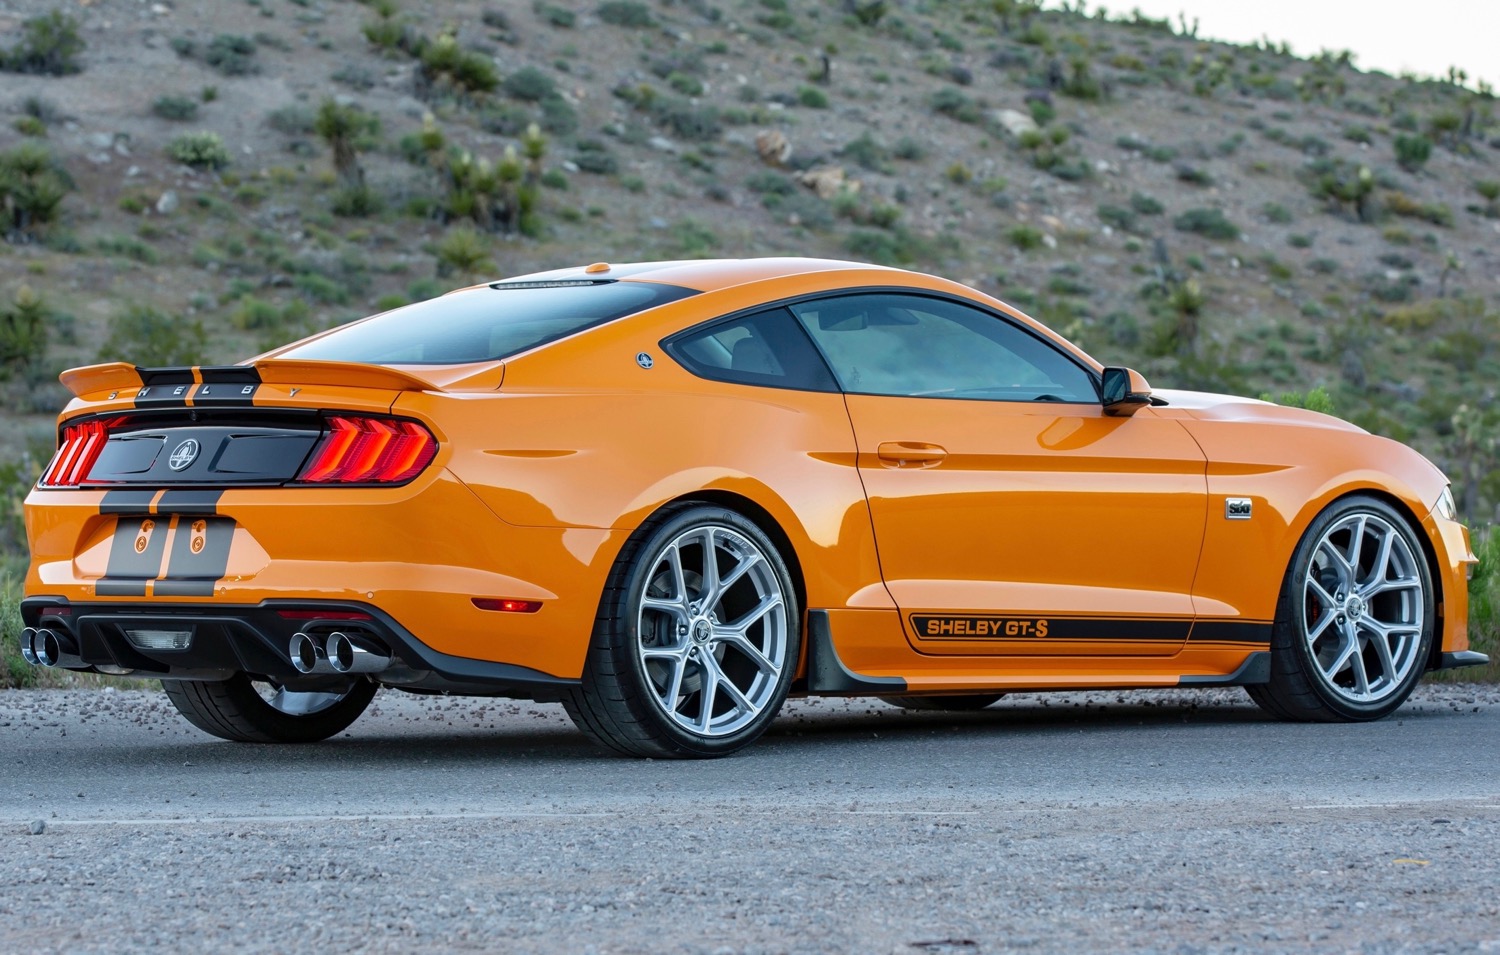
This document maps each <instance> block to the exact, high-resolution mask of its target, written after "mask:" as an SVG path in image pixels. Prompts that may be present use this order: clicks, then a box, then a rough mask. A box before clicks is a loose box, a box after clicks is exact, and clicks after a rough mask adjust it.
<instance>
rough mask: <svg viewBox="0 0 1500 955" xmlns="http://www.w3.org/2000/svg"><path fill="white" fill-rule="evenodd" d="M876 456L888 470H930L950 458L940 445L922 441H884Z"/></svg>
mask: <svg viewBox="0 0 1500 955" xmlns="http://www.w3.org/2000/svg"><path fill="white" fill-rule="evenodd" d="M875 454H876V457H878V458H880V463H881V464H884V465H885V466H886V467H888V468H909V467H919V468H930V467H934V466H936V465H937V464H938V463H939V462H941V461H942V460H943V458H946V457H947V456H948V452H947V451H945V450H944V449H943V448H941V447H939V446H938V445H936V444H927V443H925V442H922V441H882V442H880V447H879V448H877V449H876V452H875Z"/></svg>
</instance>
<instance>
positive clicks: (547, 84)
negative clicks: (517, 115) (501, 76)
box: [500, 66, 557, 103]
mask: <svg viewBox="0 0 1500 955" xmlns="http://www.w3.org/2000/svg"><path fill="white" fill-rule="evenodd" d="M500 88H501V91H502V92H504V93H505V95H506V96H509V97H510V98H511V99H519V100H525V101H526V102H528V103H540V102H541V101H542V100H544V99H546V98H547V97H549V96H555V95H556V94H557V84H556V83H554V82H552V77H550V76H548V75H547V74H546V73H543V72H542V71H541V70H539V69H537V68H536V67H534V66H528V67H525V68H523V69H520V70H517V71H516V72H514V73H512V74H511V75H509V76H507V77H506V78H505V82H504V83H502V84H501V87H500Z"/></svg>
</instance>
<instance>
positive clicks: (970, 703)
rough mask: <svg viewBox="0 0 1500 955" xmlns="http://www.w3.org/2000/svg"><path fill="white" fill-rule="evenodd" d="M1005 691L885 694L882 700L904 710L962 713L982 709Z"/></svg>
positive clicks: (996, 699) (995, 700)
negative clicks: (957, 694) (954, 693)
mask: <svg viewBox="0 0 1500 955" xmlns="http://www.w3.org/2000/svg"><path fill="white" fill-rule="evenodd" d="M1004 695H1005V694H1004V693H970V694H965V695H963V696H885V697H881V699H882V700H884V701H885V702H887V703H889V704H890V705H892V706H899V707H900V708H901V709H903V710H938V711H941V712H944V713H962V712H967V711H969V710H982V709H984V708H985V707H986V706H989V705H990V704H991V703H995V702H997V701H998V700H999V699H1000V698H1001V697H1002V696H1004Z"/></svg>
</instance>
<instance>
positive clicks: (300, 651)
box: [286, 632, 333, 674]
mask: <svg viewBox="0 0 1500 955" xmlns="http://www.w3.org/2000/svg"><path fill="white" fill-rule="evenodd" d="M286 654H287V656H289V657H291V660H292V666H294V667H296V668H297V672H298V673H308V674H312V673H332V672H333V668H332V667H330V666H329V665H328V654H327V652H326V651H325V650H324V649H323V647H322V646H320V645H319V644H318V641H317V640H315V639H313V638H312V637H311V636H309V635H308V634H305V633H300V632H299V633H294V634H292V640H291V642H290V643H289V644H287V650H286Z"/></svg>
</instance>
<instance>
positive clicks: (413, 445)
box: [297, 415, 437, 484]
mask: <svg viewBox="0 0 1500 955" xmlns="http://www.w3.org/2000/svg"><path fill="white" fill-rule="evenodd" d="M436 455H437V439H436V438H434V437H433V436H432V433H431V432H429V431H428V430H427V429H426V428H424V427H422V426H421V425H420V424H417V423H416V422H415V421H402V420H399V419H396V418H367V417H364V416H360V415H335V416H333V417H331V418H329V419H328V433H327V434H326V435H324V436H323V440H322V441H320V442H318V446H317V447H316V448H314V449H313V453H312V457H311V458H310V459H308V462H307V464H306V465H304V466H303V468H302V473H301V474H299V475H298V476H297V480H299V481H302V482H305V483H308V484H400V483H401V482H402V481H409V480H411V479H412V478H414V477H416V476H417V475H418V474H421V473H422V469H423V468H425V467H427V465H429V464H431V463H432V459H433V457H434V456H436Z"/></svg>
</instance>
